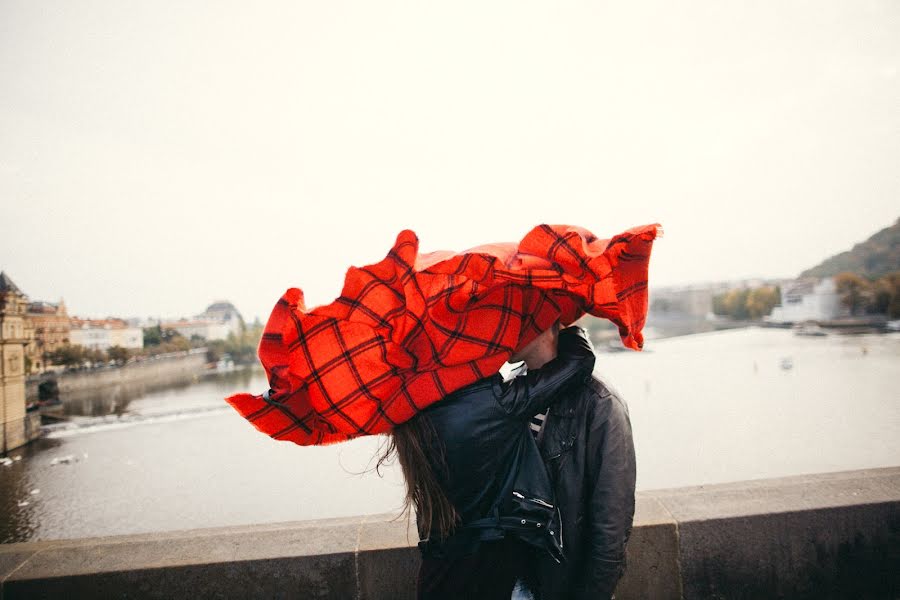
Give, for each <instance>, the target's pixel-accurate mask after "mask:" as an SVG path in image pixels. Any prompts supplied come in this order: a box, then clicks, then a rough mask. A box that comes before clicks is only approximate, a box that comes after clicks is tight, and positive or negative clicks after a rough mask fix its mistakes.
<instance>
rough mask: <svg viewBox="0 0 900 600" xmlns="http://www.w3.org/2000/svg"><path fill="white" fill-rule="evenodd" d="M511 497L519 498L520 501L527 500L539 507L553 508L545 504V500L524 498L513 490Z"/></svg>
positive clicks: (547, 503)
mask: <svg viewBox="0 0 900 600" xmlns="http://www.w3.org/2000/svg"><path fill="white" fill-rule="evenodd" d="M513 496H515V497H516V498H519V499H521V500H528V501H529V502H534V503H535V504H540V505H541V506H544V507H546V508H553V505H552V504H550V503H549V502H547V501H546V500H541V499H540V498H526V497H525V496H524V495H522V494H521V493H519V492H517V491H515V490H513Z"/></svg>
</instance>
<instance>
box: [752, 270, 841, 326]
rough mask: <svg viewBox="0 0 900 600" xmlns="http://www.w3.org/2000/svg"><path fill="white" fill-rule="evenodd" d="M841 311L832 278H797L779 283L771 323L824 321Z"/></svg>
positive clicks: (838, 314) (839, 313)
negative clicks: (777, 303)
mask: <svg viewBox="0 0 900 600" xmlns="http://www.w3.org/2000/svg"><path fill="white" fill-rule="evenodd" d="M844 313H845V311H844V309H843V307H842V306H841V299H840V295H839V294H838V292H837V286H836V285H835V283H834V279H833V278H831V277H827V278H825V279H822V280H821V281H819V280H816V279H797V280H795V281H791V282H788V283H785V284H784V285H782V286H781V306H776V307H775V308H774V309H772V315H771V316H770V317H769V320H770V321H772V322H774V323H802V322H804V321H828V320H830V319H835V318H837V317H840V316H842V315H843V314H844Z"/></svg>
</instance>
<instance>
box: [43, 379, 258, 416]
mask: <svg viewBox="0 0 900 600" xmlns="http://www.w3.org/2000/svg"><path fill="white" fill-rule="evenodd" d="M209 377H214V378H215V379H216V380H217V381H218V382H219V383H220V384H221V385H222V386H233V387H234V389H238V388H239V387H240V386H246V385H250V382H251V381H252V380H253V377H254V370H253V369H238V370H235V371H231V372H229V373H219V374H214V375H209V376H207V377H206V378H207V379H208V378H209ZM200 381H201V378H200V377H195V378H194V380H193V381H183V382H179V383H162V384H160V383H154V382H144V383H115V384H111V385H105V386H102V387H100V388H96V389H88V390H72V391H67V392H66V393H65V394H64V397H63V402H62V411H61V412H62V414H63V415H65V416H76V417H78V416H95V417H97V416H107V415H125V414H128V413H132V412H134V411H135V408H133V407H131V403H132V402H133V401H135V400H139V399H145V398H146V397H147V396H148V395H150V394H153V393H154V392H160V391H165V392H172V391H176V390H187V389H188V388H190V387H191V386H193V385H195V384H197V383H198V382H200ZM191 396H194V394H192V393H185V394H182V395H181V397H191ZM165 397H166V398H171V397H173V394H165ZM136 410H138V411H140V410H141V409H140V407H137V409H136Z"/></svg>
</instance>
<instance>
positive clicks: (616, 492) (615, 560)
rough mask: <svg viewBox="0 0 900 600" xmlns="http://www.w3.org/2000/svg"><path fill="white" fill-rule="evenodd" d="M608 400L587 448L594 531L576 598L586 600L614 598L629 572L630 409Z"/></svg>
mask: <svg viewBox="0 0 900 600" xmlns="http://www.w3.org/2000/svg"><path fill="white" fill-rule="evenodd" d="M606 393H609V392H608V391H607V392H606ZM606 400H607V401H608V402H609V403H610V405H609V415H608V418H606V419H604V420H602V422H599V423H598V422H595V423H592V424H591V429H590V431H589V434H588V442H587V443H588V447H587V476H588V485H589V486H590V496H589V500H588V507H587V508H588V513H589V514H588V515H587V517H588V519H587V521H588V523H589V527H590V530H589V531H588V540H587V542H588V553H587V561H586V564H585V569H584V579H583V580H582V581H581V582H580V585H579V593H578V595H577V597H578V598H584V599H587V598H591V599H598V600H599V599H609V598H610V597H611V596H612V594H613V591H614V590H615V588H616V584H617V583H618V581H619V578H620V577H621V576H622V574H623V573H624V572H625V544H626V543H627V541H628V536H629V535H630V533H631V526H632V522H633V519H634V486H635V474H636V473H635V457H634V442H633V440H632V435H631V421H630V419H629V417H628V408H627V407H626V405H625V404H624V402H622V400H621V399H619V398H618V397H617V396H616V395H614V394H610V395H609V396H608V397H607V398H606ZM595 412H596V410H595Z"/></svg>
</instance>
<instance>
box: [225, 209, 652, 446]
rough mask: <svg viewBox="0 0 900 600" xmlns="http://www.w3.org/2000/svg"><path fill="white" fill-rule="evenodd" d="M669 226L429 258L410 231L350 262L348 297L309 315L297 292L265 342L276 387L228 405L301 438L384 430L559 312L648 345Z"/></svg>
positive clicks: (480, 372)
mask: <svg viewBox="0 0 900 600" xmlns="http://www.w3.org/2000/svg"><path fill="white" fill-rule="evenodd" d="M658 232H659V227H658V225H645V226H642V227H636V228H633V229H630V230H628V231H626V232H624V233H622V234H620V235H617V236H615V237H613V238H612V239H609V240H600V239H597V237H596V236H594V235H593V234H592V233H590V232H589V231H587V230H585V229H582V228H579V227H572V226H565V225H540V226H538V227H535V228H534V229H533V230H532V231H531V232H529V233H528V235H526V236H525V238H524V239H523V240H522V241H521V242H520V243H519V244H513V243H508V244H491V245H487V246H480V247H478V248H473V249H471V250H468V251H465V252H461V253H452V252H433V253H429V254H419V253H418V247H419V242H418V238H417V237H416V235H415V234H414V233H413V232H412V231H408V230H407V231H402V232H401V233H400V234H399V235H398V236H397V242H396V243H395V245H394V247H393V248H392V249H391V251H390V252H389V253H388V255H387V257H385V259H384V260H382V261H381V262H378V263H376V264H373V265H368V266H365V267H359V268H356V267H351V268H350V270H349V271H348V272H347V276H346V279H345V281H344V289H343V290H342V293H341V296H340V297H339V298H337V299H336V300H335V301H334V302H332V303H331V304H328V305H327V306H321V307H318V308H314V309H312V310H307V309H306V307H305V305H304V302H303V292H301V291H300V290H299V289H297V288H291V289H289V290H288V291H287V292H286V293H285V294H284V296H282V298H281V299H280V300H279V301H278V304H276V305H275V308H274V309H273V310H272V314H271V316H270V317H269V321H268V323H267V324H266V328H265V332H264V333H263V337H262V340H261V342H260V345H259V357H260V360H261V361H262V364H263V366H264V367H265V369H266V372H267V375H268V378H269V386H270V388H271V389H270V390H269V391H268V392H267V393H265V394H263V395H253V394H237V395H235V396H231V397H230V398H228V399H227V401H228V403H229V404H231V405H232V406H233V407H234V408H235V409H236V410H237V411H238V412H239V413H240V414H241V415H242V416H244V417H245V418H247V419H248V420H249V421H250V422H251V423H253V425H254V426H255V427H256V428H257V429H259V430H260V431H261V432H263V433H266V434H268V435H270V436H271V437H273V438H275V439H277V440H285V441H291V442H294V443H296V444H301V445H318V444H329V443H334V442H340V441H344V440H348V439H352V438H354V437H358V436H361V435H367V434H377V433H384V432H386V431H388V430H390V429H391V428H392V427H394V426H395V425H397V424H398V423H402V422H404V421H406V420H408V419H409V418H411V417H412V416H413V415H415V414H416V413H417V412H418V411H420V410H422V409H423V408H425V407H426V406H428V405H430V404H432V403H433V402H436V401H438V400H440V399H441V398H443V397H444V396H446V395H447V394H449V393H451V392H453V391H455V390H457V389H459V388H461V387H464V386H466V385H468V384H470V383H473V382H475V381H477V380H478V379H482V378H484V377H486V376H488V375H492V374H494V373H496V372H497V370H498V369H499V368H500V366H501V365H502V364H503V363H504V362H505V361H506V359H508V358H509V356H510V355H511V354H512V352H513V351H514V350H515V349H517V348H520V347H522V346H523V345H525V344H526V343H528V342H529V341H531V340H532V339H534V338H535V337H536V336H537V335H538V334H539V333H540V332H541V331H543V330H545V329H546V328H548V327H549V326H550V325H552V324H553V323H554V322H555V321H556V320H557V319H560V320H561V321H562V322H563V323H572V322H574V321H576V320H577V319H578V318H579V317H581V316H582V315H583V314H584V313H586V312H587V313H590V314H592V315H596V316H599V317H605V318H607V319H610V320H611V321H613V322H614V323H616V324H617V325H618V326H619V332H620V334H621V336H622V341H623V343H624V344H625V345H626V346H628V347H629V348H632V349H635V350H639V349H640V348H641V346H642V344H643V338H642V337H641V329H642V328H643V326H644V319H645V317H646V313H647V265H648V261H649V258H650V249H651V247H652V245H653V240H654V239H655V238H656V237H657V234H658Z"/></svg>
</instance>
